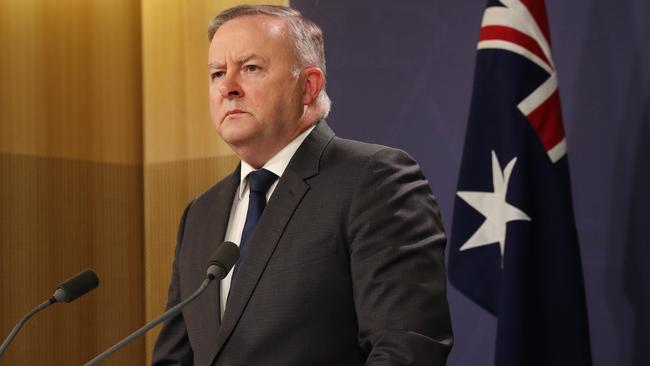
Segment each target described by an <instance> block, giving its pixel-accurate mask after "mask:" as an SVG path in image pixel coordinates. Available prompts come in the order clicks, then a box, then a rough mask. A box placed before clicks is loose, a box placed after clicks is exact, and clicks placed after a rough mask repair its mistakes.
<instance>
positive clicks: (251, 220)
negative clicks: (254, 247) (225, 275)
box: [232, 169, 278, 280]
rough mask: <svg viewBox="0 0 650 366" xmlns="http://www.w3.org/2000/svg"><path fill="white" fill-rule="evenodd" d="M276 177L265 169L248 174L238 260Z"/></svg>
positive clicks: (245, 247) (236, 268) (235, 272)
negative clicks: (245, 209)
mask: <svg viewBox="0 0 650 366" xmlns="http://www.w3.org/2000/svg"><path fill="white" fill-rule="evenodd" d="M277 178H278V176H277V175H275V174H273V173H271V172H270V171H268V170H266V169H260V170H255V171H253V172H251V173H250V174H249V175H248V185H249V187H250V193H249V195H248V212H247V213H246V223H245V224H244V230H243V231H242V234H241V240H240V241H239V261H241V259H242V258H244V256H245V255H246V249H247V247H248V242H249V241H250V238H251V236H253V232H254V231H255V226H256V225H257V222H258V221H259V220H260V217H261V216H262V212H263V211H264V207H266V193H267V192H268V190H269V188H271V186H272V185H273V182H275V180H276V179H277ZM239 261H237V266H236V267H235V269H234V272H233V274H232V276H233V280H234V277H235V274H237V270H238V269H239Z"/></svg>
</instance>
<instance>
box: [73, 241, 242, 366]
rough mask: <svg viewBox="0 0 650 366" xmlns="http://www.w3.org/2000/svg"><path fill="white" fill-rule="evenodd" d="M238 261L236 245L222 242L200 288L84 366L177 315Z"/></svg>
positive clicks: (211, 257)
mask: <svg viewBox="0 0 650 366" xmlns="http://www.w3.org/2000/svg"><path fill="white" fill-rule="evenodd" d="M238 259H239V247H238V246H237V245H236V244H234V243H232V242H229V241H225V242H223V243H222V244H221V245H219V247H218V248H217V249H216V250H215V251H214V253H212V255H211V256H210V258H209V259H208V268H207V271H206V278H205V280H203V283H202V284H201V286H200V287H199V288H198V289H197V290H196V291H195V292H194V293H193V294H191V295H190V296H189V297H188V298H187V299H185V300H183V301H181V302H180V303H178V304H176V305H175V306H174V307H172V308H170V309H169V310H167V311H165V312H164V313H162V314H161V315H160V316H159V317H157V318H156V319H154V320H152V321H150V322H149V323H147V324H145V325H144V326H143V327H142V328H140V329H138V330H136V331H135V332H133V333H131V334H130V335H129V336H128V337H126V338H124V339H122V340H121V341H120V342H118V343H117V344H115V345H114V346H113V347H111V348H109V349H107V350H106V351H104V352H102V353H100V354H99V355H97V356H96V357H95V358H93V359H92V360H90V361H88V362H86V363H85V364H84V366H94V365H98V364H99V363H100V362H101V361H103V360H104V359H106V358H107V357H108V356H110V355H112V354H113V353H115V352H117V351H118V350H119V349H121V348H122V347H124V346H126V345H127V344H129V343H130V342H131V341H133V340H134V339H136V338H138V337H139V336H141V335H143V334H144V333H146V332H147V331H149V330H150V329H151V328H153V327H155V326H156V325H158V324H160V323H161V322H163V321H165V320H167V319H169V318H172V317H173V316H175V315H176V314H178V313H179V312H180V311H181V309H183V307H185V306H186V305H187V304H189V303H191V302H192V301H194V299H196V298H197V297H198V296H199V295H200V294H201V293H203V291H205V289H206V288H207V287H208V285H209V284H210V282H211V281H212V280H214V279H215V278H217V279H219V280H222V279H224V277H226V275H227V274H228V272H230V270H231V269H232V267H233V266H234V265H235V263H236V262H237V260H238Z"/></svg>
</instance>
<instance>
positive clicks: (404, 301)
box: [348, 149, 452, 366]
mask: <svg viewBox="0 0 650 366" xmlns="http://www.w3.org/2000/svg"><path fill="white" fill-rule="evenodd" d="M349 214H350V216H349V218H348V223H349V225H348V228H349V231H348V236H349V237H348V239H349V243H350V264H351V270H352V280H353V291H354V301H355V307H356V312H357V317H358V323H359V344H360V347H361V348H362V349H363V350H364V351H365V353H366V354H368V358H367V361H366V365H372V366H380V365H381V366H384V365H385V366H387V365H429V366H431V365H434V366H442V365H444V364H445V363H446V359H447V355H448V353H449V351H450V349H451V344H452V333H451V320H450V316H449V309H448V304H447V298H446V277H445V267H444V247H445V243H446V237H445V234H444V230H443V227H442V221H441V218H440V212H439V210H438V206H437V203H436V201H435V198H434V197H433V194H432V193H431V190H430V188H429V184H428V182H427V180H426V179H425V178H424V176H423V175H422V173H421V171H420V168H419V166H418V165H417V163H416V162H415V161H414V160H413V159H412V158H411V157H410V156H408V155H407V154H406V153H404V152H402V151H399V150H394V149H385V150H382V151H379V152H378V153H376V154H375V155H374V156H373V157H372V158H371V159H370V160H369V161H368V163H367V164H366V170H365V173H364V174H363V177H362V178H361V179H360V182H359V184H358V186H357V188H356V193H355V195H354V198H353V199H352V203H351V206H350V211H349Z"/></svg>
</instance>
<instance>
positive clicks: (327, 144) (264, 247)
mask: <svg viewBox="0 0 650 366" xmlns="http://www.w3.org/2000/svg"><path fill="white" fill-rule="evenodd" d="M238 185H239V168H238V169H237V170H236V171H235V172H233V173H232V174H231V175H229V176H228V177H226V178H225V179H223V180H222V181H220V182H219V183H217V184H216V185H215V186H214V187H212V188H210V189H209V190H208V191H207V192H205V193H203V194H202V195H201V196H199V197H198V198H196V199H195V200H194V201H193V202H192V203H191V204H190V205H189V206H188V207H187V208H186V210H185V212H184V214H183V218H182V220H181V224H180V229H179V235H178V245H177V249H176V259H175V260H174V265H173V274H172V279H171V285H170V288H169V301H168V304H167V306H168V308H169V307H171V306H173V305H175V304H177V303H178V302H180V300H181V299H185V298H187V296H188V295H189V294H191V293H192V292H193V291H194V290H195V289H197V288H198V287H199V285H200V283H201V282H202V281H203V279H204V278H205V268H206V261H207V258H208V257H209V255H210V254H211V253H212V251H213V250H214V249H215V248H216V247H217V246H218V245H219V244H221V242H222V241H223V239H224V236H225V232H226V226H227V224H228V219H229V214H230V208H231V206H232V200H233V197H234V194H235V191H236V189H237V187H238ZM444 246H445V234H444V232H443V228H442V223H441V220H440V213H439V211H438V208H437V204H436V202H435V199H434V197H433V195H432V194H431V191H430V188H429V185H428V182H427V181H426V179H425V178H424V176H423V175H422V173H421V171H420V168H419V167H418V165H417V163H416V162H415V161H414V160H413V159H412V158H411V157H409V156H408V155H407V154H406V153H404V152H402V151H399V150H395V149H391V148H387V147H384V146H378V145H370V144H364V143H360V142H356V141H350V140H344V139H340V138H337V137H335V136H334V133H333V132H332V130H331V129H330V128H329V127H328V126H327V124H326V123H325V122H324V121H320V122H319V123H318V125H317V127H316V128H315V129H314V130H313V131H312V133H311V134H310V135H309V136H308V137H307V138H306V139H305V141H304V142H303V144H302V145H301V146H300V148H299V149H298V151H297V152H296V154H295V155H294V157H293V159H292V160H291V162H290V163H289V165H288V166H287V169H286V171H285V172H284V174H283V176H282V177H281V179H280V181H279V183H278V185H277V187H276V189H275V191H274V193H273V195H272V196H271V198H270V200H269V202H268V204H267V206H266V209H265V211H264V214H263V215H262V217H261V219H260V221H259V223H258V226H257V228H256V230H255V233H254V234H253V236H252V238H251V241H250V243H249V247H248V250H247V256H246V257H245V258H242V259H241V261H240V268H239V270H238V273H237V281H236V284H235V285H234V286H233V288H232V289H231V291H230V294H229V299H228V304H227V306H226V310H225V313H224V316H223V321H222V322H220V316H219V289H218V287H219V286H218V284H216V283H215V284H213V285H212V286H211V287H210V288H208V290H207V292H206V293H204V294H203V295H202V296H201V297H199V298H198V299H197V300H196V301H195V302H194V303H192V304H191V305H189V306H187V307H186V308H185V309H184V310H183V312H182V314H181V315H179V316H177V317H176V318H174V319H172V320H171V321H169V322H167V323H166V324H165V326H164V328H163V330H162V332H161V334H160V336H159V338H158V341H157V343H156V347H155V351H154V362H153V363H154V365H158V366H160V365H192V364H195V365H211V364H212V365H223V366H253V365H273V366H275V365H282V366H284V365H286V366H293V365H295V366H315V365H324V366H325V365H327V366H333V365H350V366H352V365H364V364H365V365H444V364H445V360H446V358H447V354H448V353H449V350H450V348H451V339H452V338H451V337H452V335H451V324H450V318H449V311H448V305H447V299H446V294H445V292H446V289H445V286H446V280H445V269H444V259H443V258H444Z"/></svg>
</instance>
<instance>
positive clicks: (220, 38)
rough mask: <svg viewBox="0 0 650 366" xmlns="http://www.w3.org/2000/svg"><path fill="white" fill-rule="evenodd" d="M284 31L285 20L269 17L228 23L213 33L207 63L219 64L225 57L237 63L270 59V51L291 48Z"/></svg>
mask: <svg viewBox="0 0 650 366" xmlns="http://www.w3.org/2000/svg"><path fill="white" fill-rule="evenodd" d="M285 30H286V25H285V23H284V21H283V20H282V19H279V18H276V17H272V16H268V15H246V16H242V17H240V18H235V19H232V20H229V21H227V22H226V23H224V24H223V25H222V26H221V27H220V28H219V30H217V32H216V33H215V34H214V37H213V38H212V42H211V43H210V50H209V52H208V54H209V57H208V59H209V60H208V61H209V62H210V63H211V64H216V63H219V62H222V61H223V60H221V59H223V58H224V57H229V58H235V59H237V60H241V59H245V58H252V57H258V58H268V57H269V56H270V52H273V53H275V52H277V50H278V49H282V50H287V49H289V47H287V46H288V45H287V44H286V43H285V42H287V40H288V38H287V33H286V32H285ZM280 52H282V51H280Z"/></svg>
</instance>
